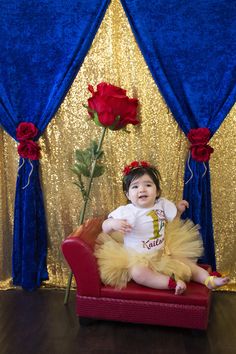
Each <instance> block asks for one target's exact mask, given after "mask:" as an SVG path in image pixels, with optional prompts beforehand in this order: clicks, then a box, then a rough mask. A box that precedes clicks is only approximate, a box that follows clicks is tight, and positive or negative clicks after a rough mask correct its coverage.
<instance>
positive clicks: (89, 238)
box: [62, 217, 211, 330]
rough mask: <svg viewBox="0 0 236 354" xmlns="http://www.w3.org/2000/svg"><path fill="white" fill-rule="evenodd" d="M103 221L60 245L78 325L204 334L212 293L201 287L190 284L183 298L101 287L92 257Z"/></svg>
mask: <svg viewBox="0 0 236 354" xmlns="http://www.w3.org/2000/svg"><path fill="white" fill-rule="evenodd" d="M102 221H103V218H101V217H98V218H93V219H90V220H87V221H86V222H85V223H84V224H83V225H81V226H80V227H79V228H78V229H77V230H76V231H74V232H73V233H72V234H71V235H69V236H68V237H67V238H66V239H65V240H64V241H63V243H62V252H63V254H64V257H65V259H66V261H67V263H68V264H69V266H70V268H71V270H72V272H73V274H74V277H75V280H76V285H77V292H76V313H77V315H78V316H79V320H80V322H81V323H84V321H85V320H86V319H101V320H114V321H122V322H132V323H144V324H152V325H162V326H175V327H185V328H192V329H201V330H205V329H206V328H207V325H208V319H209V310H210V304H211V291H210V290H209V289H207V288H206V287H205V286H204V285H201V284H198V283H195V282H190V283H188V284H187V290H186V292H185V293H184V294H182V295H175V294H174V292H173V290H156V289H150V288H147V287H144V286H141V285H138V284H136V283H134V282H133V281H131V282H129V283H128V286H127V287H126V288H124V289H121V290H118V289H115V288H112V287H110V286H105V285H104V284H102V282H101V280H100V276H99V271H98V267H97V262H96V258H95V256H94V254H93V249H94V243H95V240H96V237H97V236H98V234H99V233H100V232H101V224H102ZM204 267H205V268H206V267H207V268H209V267H208V266H204ZM209 271H210V269H209Z"/></svg>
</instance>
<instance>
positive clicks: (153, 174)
mask: <svg viewBox="0 0 236 354" xmlns="http://www.w3.org/2000/svg"><path fill="white" fill-rule="evenodd" d="M145 174H148V175H149V177H150V178H151V179H152V180H153V182H154V184H155V186H156V188H157V192H158V193H159V195H158V197H160V195H161V187H160V180H161V175H160V173H159V171H158V170H157V169H156V168H155V167H154V166H151V165H149V166H138V167H134V168H131V169H130V170H129V172H128V173H126V174H125V175H124V177H123V183H122V184H123V191H124V193H125V194H126V193H128V191H129V187H130V184H131V182H133V181H134V180H136V179H138V178H140V177H142V176H143V175H145Z"/></svg>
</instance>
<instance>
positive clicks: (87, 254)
mask: <svg viewBox="0 0 236 354" xmlns="http://www.w3.org/2000/svg"><path fill="white" fill-rule="evenodd" d="M103 220H104V218H102V217H101V218H94V219H90V220H87V221H86V222H85V223H84V224H83V225H81V226H80V227H79V228H78V229H77V230H76V231H75V232H73V233H72V234H71V235H69V236H68V237H67V238H66V239H65V240H64V241H63V243H62V252H63V255H64V257H65V259H66V261H67V263H68V264H69V266H70V268H71V270H72V273H73V274H74V276H75V280H76V285H77V292H78V294H79V295H82V296H85V295H86V296H95V297H99V296H100V288H101V280H100V275H99V270H98V266H97V260H96V258H95V256H94V254H93V250H94V244H95V241H96V238H97V236H98V234H99V233H100V232H101V230H102V228H101V225H102V221H103Z"/></svg>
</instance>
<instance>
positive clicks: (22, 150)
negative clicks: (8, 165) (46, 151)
mask: <svg viewBox="0 0 236 354" xmlns="http://www.w3.org/2000/svg"><path fill="white" fill-rule="evenodd" d="M17 149H18V154H19V155H20V156H21V157H23V158H24V159H30V160H38V159H39V158H40V147H39V146H38V144H37V143H36V142H35V141H32V140H25V141H21V142H20V144H19V145H18V148H17Z"/></svg>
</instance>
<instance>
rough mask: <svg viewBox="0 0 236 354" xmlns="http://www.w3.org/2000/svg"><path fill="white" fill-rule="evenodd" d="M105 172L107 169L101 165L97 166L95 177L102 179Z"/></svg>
mask: <svg viewBox="0 0 236 354" xmlns="http://www.w3.org/2000/svg"><path fill="white" fill-rule="evenodd" d="M104 172H105V167H104V166H101V165H96V167H95V169H94V177H100V176H101V175H103V173H104Z"/></svg>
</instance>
